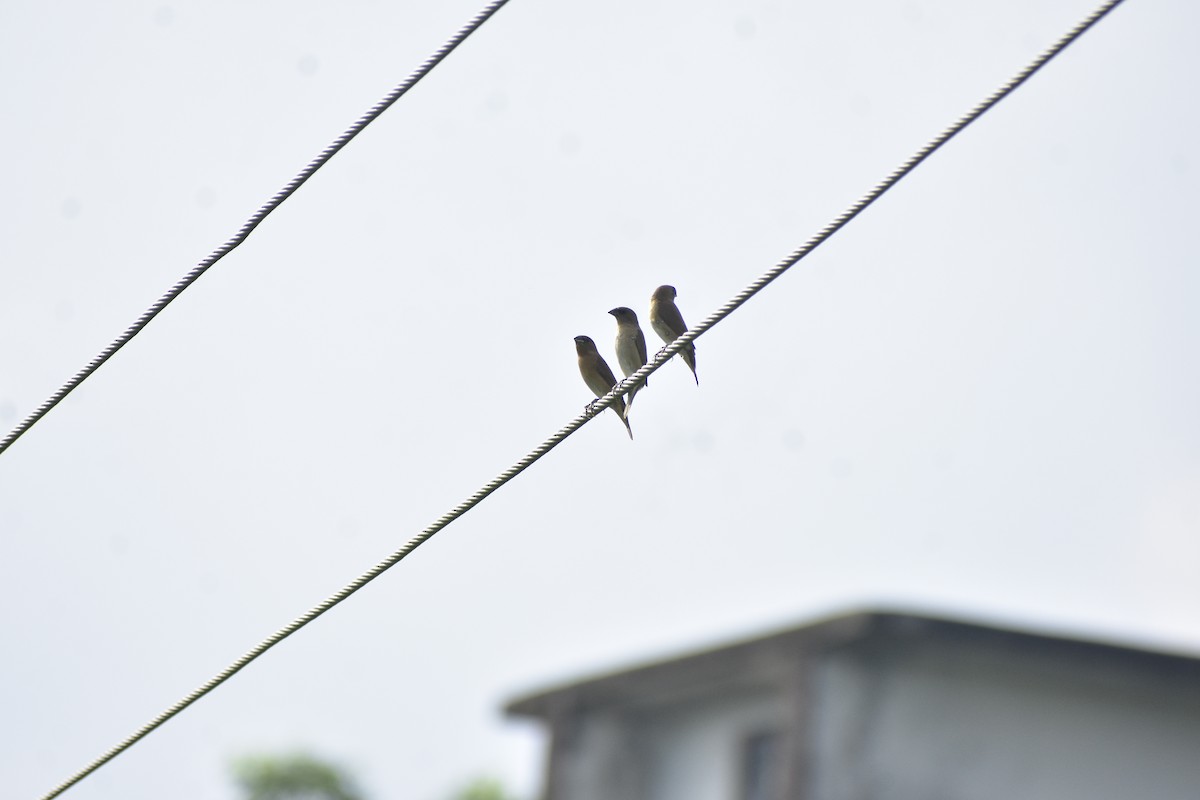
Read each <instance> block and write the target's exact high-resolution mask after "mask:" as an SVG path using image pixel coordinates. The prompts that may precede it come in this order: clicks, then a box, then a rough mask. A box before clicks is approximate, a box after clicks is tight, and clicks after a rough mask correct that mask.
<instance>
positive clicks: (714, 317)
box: [42, 0, 1124, 800]
mask: <svg viewBox="0 0 1200 800" xmlns="http://www.w3.org/2000/svg"><path fill="white" fill-rule="evenodd" d="M1122 2H1124V0H1108V2H1105V3H1104V4H1103V5H1102V6H1100V7H1099V8H1098V9H1097V10H1096V11H1094V12H1092V14H1090V15H1089V16H1088V17H1087V18H1086V19H1084V20H1083V21H1082V22H1080V23H1079V24H1078V25H1076V26H1075V27H1074V28H1072V29H1071V30H1070V31H1069V32H1068V33H1066V34H1065V35H1064V36H1063V37H1062V38H1060V39H1059V40H1058V41H1057V42H1055V43H1054V44H1053V45H1051V46H1050V47H1049V48H1047V49H1046V50H1045V51H1043V52H1042V53H1041V54H1040V55H1038V56H1037V58H1035V59H1034V60H1033V62H1031V63H1030V64H1029V66H1027V67H1025V69H1023V70H1021V72H1019V73H1018V74H1017V75H1016V77H1014V78H1013V79H1012V80H1010V81H1009V82H1008V83H1006V84H1004V86H1002V87H1001V88H1000V89H998V90H996V91H995V92H993V93H992V94H991V95H989V96H988V98H987V99H985V100H984V101H983V102H981V103H979V104H978V105H976V106H975V107H974V108H972V109H971V110H970V111H969V112H967V113H966V114H964V115H963V116H962V117H960V118H959V119H958V120H957V121H955V122H954V124H952V125H951V126H950V127H948V128H946V129H945V130H943V131H942V132H941V133H940V134H938V135H937V136H936V137H935V138H934V139H932V140H931V141H930V142H929V143H928V144H926V145H925V146H924V147H922V148H921V149H920V150H919V151H917V153H916V154H915V155H913V156H912V157H911V158H909V159H908V160H907V161H905V162H904V163H903V164H902V165H901V166H900V167H899V168H897V169H896V170H895V171H893V172H892V173H891V174H889V175H888V176H887V177H886V178H884V180H883V181H881V182H880V183H878V184H876V186H875V187H874V188H873V189H871V191H869V192H867V194H865V195H864V196H863V197H862V198H861V199H860V200H858V202H856V203H854V205H852V206H850V208H848V209H847V210H846V211H844V212H843V213H842V214H841V215H840V216H838V217H837V218H836V219H834V221H833V222H831V223H829V224H828V225H826V226H825V227H824V228H822V229H821V230H820V231H819V232H818V233H817V234H816V235H815V236H813V237H812V238H811V239H809V240H808V241H807V242H805V243H804V245H803V246H801V247H800V248H799V249H798V250H796V251H795V252H793V253H792V254H791V255H789V256H788V257H787V258H785V259H784V260H783V261H781V262H779V263H778V264H777V265H776V266H775V267H773V268H772V269H771V270H769V271H768V272H766V273H765V274H764V275H763V276H762V277H760V278H759V279H758V280H756V281H754V282H753V283H751V284H750V285H749V286H747V287H746V288H745V289H744V290H742V291H741V292H740V293H738V294H737V295H736V296H735V297H734V298H733V299H732V300H730V301H729V302H728V303H726V304H725V305H723V306H721V308H719V309H718V310H717V311H715V312H713V313H712V314H710V315H709V316H708V317H706V318H705V319H704V320H703V321H702V322H701V323H700V324H699V325H696V326H695V327H693V328H691V329H690V330H688V331H687V332H686V333H685V334H683V335H682V336H680V337H679V338H678V339H676V340H675V341H674V342H672V343H671V344H669V345H667V346H666V347H664V348H663V349H662V350H660V351H659V352H658V353H657V354H656V355H655V357H654V358H653V359H651V360H650V361H649V363H647V364H646V365H645V366H643V367H642V368H641V369H639V370H638V371H637V372H635V373H633V374H632V375H630V376H629V377H628V378H626V379H625V380H623V381H621V382H620V383H619V384H617V385H616V386H615V387H614V388H613V391H611V392H609V393H608V394H606V395H605V396H604V397H601V398H598V399H596V400H595V401H594V402H593V403H592V404H590V405H589V407H588V408H587V410H585V411H584V413H582V414H580V415H579V416H577V417H575V419H573V420H571V422H569V423H568V424H567V425H565V426H564V427H562V428H561V429H560V430H559V431H558V432H557V433H555V434H554V435H553V436H551V437H550V438H548V439H546V440H545V441H544V442H542V443H541V444H540V445H538V446H537V447H536V448H534V449H533V450H532V451H530V452H529V453H528V454H527V455H526V456H525V457H524V458H522V459H521V460H520V461H518V462H516V463H515V464H513V465H512V466H511V467H509V468H508V469H506V470H505V471H504V472H502V473H500V475H498V476H497V477H495V478H493V479H492V480H491V481H489V482H488V483H487V484H486V485H484V487H483V488H481V489H480V490H479V491H477V492H475V493H474V494H473V495H471V496H470V497H468V498H467V499H466V500H464V501H463V502H461V503H459V504H458V505H457V506H455V507H454V508H453V509H452V510H450V511H449V512H448V513H446V514H444V515H442V516H441V517H439V518H438V519H437V520H435V521H434V522H433V524H432V525H430V526H429V527H427V528H425V530H423V531H421V533H419V534H418V535H416V536H414V537H413V538H411V539H409V540H408V542H406V543H405V544H404V546H403V547H401V548H400V549H399V550H397V551H396V552H394V553H392V554H391V555H390V556H388V557H387V558H385V559H384V560H383V561H381V562H379V563H378V564H376V565H375V566H374V567H372V568H371V569H369V570H368V571H366V572H364V573H363V574H362V575H360V576H359V577H358V578H356V579H354V580H353V581H352V582H350V583H349V584H347V585H346V586H345V587H343V588H342V589H341V590H339V591H338V592H336V593H334V594H332V595H330V596H329V597H328V598H326V599H325V600H324V601H323V602H321V603H320V604H319V605H317V606H315V607H313V608H312V609H310V610H309V611H307V612H305V613H304V614H302V615H301V616H299V617H297V618H296V619H294V620H292V621H291V622H290V623H288V624H287V625H285V626H284V627H282V628H280V629H279V630H278V631H276V632H275V633H273V634H271V635H270V636H268V637H267V638H266V639H264V640H263V641H261V642H259V643H258V644H257V645H255V646H254V647H253V648H251V649H250V650H248V651H246V653H245V654H243V655H242V656H241V657H240V658H238V659H237V660H236V661H234V662H233V663H232V664H230V665H229V666H228V667H226V668H225V669H224V670H222V671H221V672H220V673H218V674H217V675H215V676H214V677H212V678H211V679H209V680H208V681H207V682H205V683H204V684H203V685H201V686H200V687H199V688H197V689H195V690H194V691H192V692H191V693H190V694H188V695H187V696H186V697H184V698H183V699H181V700H179V701H178V702H177V703H175V704H174V705H172V706H171V707H170V708H168V709H167V710H166V711H163V712H162V713H161V714H159V715H158V716H157V717H155V718H154V719H152V720H150V722H148V723H146V724H145V725H143V726H142V727H141V728H139V729H138V730H137V731H135V732H134V733H133V734H132V735H130V736H129V737H128V738H126V739H125V740H123V741H122V742H120V743H119V744H117V745H116V746H115V747H113V748H112V749H111V750H109V751H108V752H106V753H105V754H104V755H102V756H101V757H100V758H97V759H96V760H95V761H93V762H92V763H91V764H89V765H88V766H87V767H86V768H84V769H83V770H80V771H79V772H78V773H76V774H75V775H74V776H72V777H71V778H70V779H69V780H67V781H65V782H64V783H62V784H60V785H59V786H58V787H56V788H55V789H54V790H52V791H51V792H50V793H48V794H46V795H44V796H43V798H42V800H51V798H54V797H57V796H58V795H60V794H62V792H64V791H66V790H67V789H68V788H70V787H71V786H72V785H74V784H75V783H78V782H79V781H80V780H82V779H83V778H85V777H86V776H87V775H89V774H90V773H92V772H94V771H95V770H96V769H98V768H100V767H101V766H103V765H104V764H105V763H107V762H108V761H110V760H112V759H113V758H115V757H116V756H117V755H119V754H120V753H122V752H123V751H125V750H127V749H128V748H129V747H131V746H132V745H134V744H135V743H137V742H138V741H139V740H140V739H142V738H143V737H145V736H146V735H147V734H149V733H150V732H151V731H153V730H154V729H155V728H157V727H158V726H160V725H162V724H163V723H164V722H166V721H167V720H169V719H170V718H171V717H173V716H175V715H176V714H178V713H179V712H180V711H183V710H184V709H185V708H187V707H188V706H190V705H191V704H192V703H194V702H196V701H197V700H199V699H200V698H201V697H203V696H204V695H206V694H208V693H209V692H211V691H212V690H213V689H215V688H217V687H218V686H220V685H221V684H222V683H224V682H225V681H226V680H228V679H229V678H230V677H232V676H233V675H235V674H236V673H238V672H240V671H241V670H242V668H243V667H245V666H247V665H248V664H249V663H250V662H251V661H253V660H254V659H256V658H258V657H259V656H261V655H262V654H263V653H265V652H266V651H267V650H270V649H271V648H272V647H274V646H275V645H276V644H278V643H279V642H281V641H283V640H284V639H286V638H287V637H288V636H291V635H292V634H293V633H295V632H296V631H298V630H300V629H301V628H303V627H304V626H305V625H307V624H308V623H310V622H312V621H313V620H314V619H316V618H317V617H319V616H321V615H322V614H324V613H325V612H326V611H328V610H329V609H331V608H333V607H334V606H336V605H337V604H338V603H340V602H342V601H343V600H345V599H346V598H348V597H350V595H352V594H354V593H355V592H357V591H358V590H359V589H361V588H363V587H364V586H366V585H367V584H368V583H370V582H371V581H373V580H375V578H377V577H379V576H380V575H382V574H383V573H384V572H386V571H387V570H389V569H391V568H392V567H393V566H395V565H396V564H397V563H398V562H399V561H400V560H402V559H403V558H404V557H405V556H407V555H408V554H409V553H411V552H412V551H413V550H416V549H417V548H418V547H420V546H421V545H422V544H424V543H425V542H426V541H427V540H428V539H430V538H431V537H432V536H433V535H434V534H435V533H437V532H438V531H440V530H441V529H442V528H445V527H446V526H447V525H449V524H450V523H451V522H453V521H454V520H456V519H458V518H459V517H461V516H462V515H463V514H465V513H467V512H468V511H470V510H471V509H472V508H474V507H475V506H476V505H478V504H479V503H480V502H481V501H483V499H484V498H486V497H487V496H488V495H490V494H491V493H492V492H494V491H496V490H497V489H499V488H500V487H501V486H503V485H504V484H506V483H508V482H509V481H510V480H512V479H513V478H515V477H516V476H517V475H519V474H520V473H522V472H524V471H525V469H527V468H528V467H529V466H531V465H532V464H533V463H534V462H535V461H537V460H538V459H540V458H541V457H542V456H544V455H546V454H547V453H549V452H550V451H551V450H553V449H554V448H555V447H557V446H558V445H559V444H560V443H561V442H562V441H563V440H565V439H566V438H567V437H568V436H570V435H571V434H573V433H574V432H575V431H576V430H578V429H579V428H581V427H583V426H584V425H585V424H587V422H588V421H589V420H591V419H592V418H593V417H595V416H596V415H597V414H599V413H600V412H601V411H603V410H604V409H606V408H608V407H609V406H610V405H612V404H613V402H614V401H615V400H616V398H617V397H619V396H621V395H623V394H625V393H626V392H628V391H629V389H631V388H633V386H635V385H637V384H639V383H641V382H642V381H643V380H645V378H646V377H647V376H649V375H650V373H652V372H654V371H655V370H657V369H658V368H659V367H661V366H662V365H663V364H665V363H666V362H667V361H668V360H670V358H671V357H672V356H673V355H675V354H676V353H678V352H679V351H680V350H681V349H682V348H683V346H684V345H685V344H686V343H688V342H690V341H692V340H694V339H696V337H698V336H700V335H701V334H702V333H704V332H705V331H707V330H708V329H709V328H711V327H712V326H714V325H716V324H717V323H718V322H720V321H721V320H722V319H724V318H725V317H727V316H729V315H730V314H731V313H733V311H734V310H735V309H737V308H738V307H739V306H741V305H742V304H743V303H745V302H746V301H747V300H749V299H750V298H751V297H753V296H754V295H755V294H757V293H758V292H759V291H761V290H762V289H763V288H764V287H765V286H766V285H767V284H768V283H770V282H771V281H773V280H775V278H777V277H779V276H780V275H782V274H783V273H784V272H785V271H787V270H788V269H789V268H790V267H792V266H793V265H794V264H795V263H796V262H798V261H799V260H800V259H802V258H804V256H806V255H808V254H809V253H810V252H812V251H813V250H814V249H815V248H816V247H818V246H819V245H820V244H821V243H822V242H824V241H825V240H826V239H828V238H829V237H830V236H832V235H833V234H834V233H836V232H837V231H838V230H840V229H841V228H842V227H843V226H845V224H846V223H847V222H849V221H850V220H851V219H853V218H854V217H856V216H857V215H858V214H859V212H861V211H862V210H863V209H865V208H866V207H867V206H869V205H870V204H871V203H873V202H875V200H877V199H879V197H880V196H881V195H882V194H883V193H884V192H886V191H887V190H888V189H890V188H891V187H892V186H894V185H895V184H896V183H897V182H898V181H899V180H900V179H901V178H903V177H905V176H906V175H907V174H908V173H910V172H912V170H913V169H914V168H915V167H916V166H917V165H918V164H920V163H921V162H922V161H924V160H925V159H926V158H928V157H929V156H930V155H931V154H932V153H933V152H934V151H935V150H937V149H938V148H939V147H941V146H942V145H943V144H945V143H946V142H947V141H949V140H950V139H951V138H952V137H954V136H955V135H956V134H958V133H959V132H960V131H962V130H963V129H964V128H966V127H967V126H968V125H970V124H971V123H972V122H974V121H975V120H976V119H978V118H979V117H980V116H981V115H982V114H983V113H985V112H986V111H987V110H988V109H990V108H991V107H992V106H994V105H995V104H996V103H998V102H999V101H1000V100H1002V99H1004V97H1006V96H1007V95H1009V94H1010V93H1011V92H1012V91H1013V90H1014V89H1016V88H1017V87H1018V86H1020V85H1021V84H1022V83H1024V82H1025V81H1026V80H1027V79H1028V78H1029V77H1030V76H1031V75H1033V73H1035V72H1037V71H1038V70H1039V69H1041V68H1042V67H1043V66H1044V65H1045V64H1046V63H1047V62H1048V61H1050V59H1052V58H1054V57H1055V56H1056V55H1058V53H1060V52H1062V50H1063V49H1065V48H1066V47H1067V46H1068V45H1070V44H1071V43H1072V42H1073V41H1075V40H1076V39H1077V38H1079V36H1080V35H1082V34H1083V33H1084V32H1085V31H1086V30H1088V29H1089V28H1090V27H1092V25H1094V24H1095V23H1096V22H1098V21H1099V20H1100V19H1101V18H1102V17H1104V16H1105V15H1106V14H1108V12H1109V11H1111V10H1112V9H1114V8H1116V7H1117V6H1118V5H1120V4H1121V3H1122ZM499 5H500V3H496V4H493V6H495V7H498V6H499Z"/></svg>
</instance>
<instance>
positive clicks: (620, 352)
mask: <svg viewBox="0 0 1200 800" xmlns="http://www.w3.org/2000/svg"><path fill="white" fill-rule="evenodd" d="M608 313H610V314H612V315H613V316H614V317H616V318H617V364H618V365H620V367H621V372H624V373H625V377H626V378H628V377H629V376H630V375H632V374H633V373H635V372H637V371H638V370H639V369H641V368H642V367H643V366H645V365H646V336H645V335H644V334H643V333H642V328H641V326H639V325H638V320H637V314H635V313H633V309H631V308H626V307H625V306H621V307H620V308H614V309H613V310H612V311H610V312H608ZM649 385H650V381H649V380H645V381H642V382H641V383H640V384H638V385H637V386H635V387H633V388H632V389H630V390H629V395H628V396H627V397H626V398H625V402H626V406H625V417H626V418H628V417H629V412H630V411H632V410H633V397H634V395H636V394H637V393H638V390H639V389H641V388H642V387H643V386H649Z"/></svg>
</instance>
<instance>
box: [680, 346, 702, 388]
mask: <svg viewBox="0 0 1200 800" xmlns="http://www.w3.org/2000/svg"><path fill="white" fill-rule="evenodd" d="M679 355H681V356H683V363H685V364H687V365H688V369H690V370H691V371H692V377H693V378H695V379H696V385H697V386H699V385H700V376H699V375H697V374H696V348H695V347H692V345H691V343H690V342H689V343H688V346H687V347H685V348H683V349H682V350H680V351H679Z"/></svg>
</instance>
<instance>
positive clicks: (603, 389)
mask: <svg viewBox="0 0 1200 800" xmlns="http://www.w3.org/2000/svg"><path fill="white" fill-rule="evenodd" d="M575 352H576V353H578V354H579V374H580V375H582V376H583V382H584V383H586V384H587V387H588V388H589V389H591V390H592V392H593V393H594V394H595V395H596V397H603V396H604V395H606V394H608V393H609V392H611V391H612V388H613V387H614V386H616V385H617V379H616V377H615V376H613V372H612V370H611V369H609V368H608V363H607V362H605V360H604V357H603V356H601V355H600V351H598V350H597V349H596V343H595V342H593V341H592V340H591V337H588V336H576V337H575ZM609 408H611V409H612V410H613V411H614V412H615V413H616V415H617V416H618V417H620V418H621V422H622V423H623V424H624V425H625V430H627V431H629V438H630V439H632V438H633V428H631V427H629V420H627V419H625V400H624V398H622V397H618V398H617V399H616V400H615V401H614V402H613V404H612V405H611V406H609Z"/></svg>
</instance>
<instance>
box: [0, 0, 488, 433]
mask: <svg viewBox="0 0 1200 800" xmlns="http://www.w3.org/2000/svg"><path fill="white" fill-rule="evenodd" d="M507 2H508V0H493V2H491V3H488V5H487V6H485V7H484V8H483V10H481V11H480V12H479V13H478V14H476V15H475V16H474V17H472V18H471V19H470V20H469V21H468V22H467V23H466V24H465V25H463V26H462V27H461V28H459V29H458V32H456V33H455V34H454V35H453V36H451V37H450V38H449V39H447V40H446V43H445V44H443V45H442V46H441V47H439V48H438V49H437V51H435V52H434V53H433V55H431V56H429V58H427V59H425V61H423V62H422V63H421V66H419V67H417V68H416V69H415V70H413V71H412V73H411V74H410V75H409V76H408V77H407V78H405V79H404V80H403V81H402V82H401V83H400V84H399V85H398V86H397V87H396V88H395V89H392V91H390V92H388V94H387V96H386V97H384V98H383V99H382V100H380V101H379V102H378V103H376V104H375V105H373V106H371V108H370V109H369V110H368V111H367V113H365V114H363V115H362V116H361V117H359V118H358V120H357V121H355V123H354V124H353V125H351V126H350V127H349V128H347V129H346V131H345V133H343V134H342V135H341V136H339V137H338V138H337V139H335V140H334V141H333V142H332V143H331V144H330V145H329V146H328V147H326V148H325V149H324V150H322V151H321V152H320V153H319V154H318V155H317V157H316V158H314V159H313V160H312V161H310V162H308V165H307V166H306V167H305V168H304V169H302V170H300V172H299V173H297V175H296V177H294V178H292V179H291V180H290V181H288V183H287V185H286V186H284V187H283V188H282V189H280V190H279V191H278V192H276V193H275V194H274V196H272V197H271V199H270V200H268V201H267V202H266V203H264V204H263V205H262V206H261V207H260V208H259V209H258V211H255V212H254V215H253V216H251V217H250V219H248V220H246V224H245V225H243V226H242V227H241V228H240V229H238V232H237V233H235V234H234V235H233V236H231V237H230V238H229V239H228V241H226V242H225V243H224V244H223V245H221V246H220V247H218V248H217V249H216V250H213V251H212V252H211V253H210V254H209V255H208V256H207V257H206V258H205V259H204V260H203V261H201V262H200V263H199V264H197V265H196V266H195V267H194V268H192V271H191V272H189V273H188V274H186V275H184V276H183V277H182V278H180V279H179V280H178V281H176V283H175V285H174V286H172V287H171V288H170V289H168V290H167V291H166V293H165V294H163V296H162V297H160V298H158V300H157V301H155V303H154V305H152V306H150V307H149V308H148V309H146V310H145V311H144V312H142V315H141V316H140V317H138V318H137V319H135V320H134V321H133V324H132V325H130V326H129V327H128V328H126V329H125V331H124V332H123V333H122V334H121V335H120V336H118V337H117V338H116V339H114V340H113V341H112V344H110V345H109V346H108V347H106V348H104V349H103V350H102V351H100V355H98V356H96V357H95V358H93V359H92V360H91V361H89V362H88V363H87V364H86V365H85V366H84V367H83V369H81V370H79V371H78V372H76V373H75V374H74V375H72V376H71V378H70V379H69V380H68V381H67V382H66V383H64V384H63V385H62V386H60V387H59V388H58V390H57V391H56V392H55V393H54V394H52V395H50V397H49V399H47V400H46V401H45V402H44V403H42V404H41V405H40V406H38V407H37V408H36V409H34V411H33V412H32V413H31V414H30V415H29V416H27V417H25V419H23V420H21V422H20V423H19V424H18V425H17V426H16V427H15V428H13V429H12V430H11V431H9V433H8V435H7V436H5V437H4V438H3V439H0V453H4V451H5V450H7V449H8V448H9V446H10V445H12V443H13V442H15V441H16V440H17V439H19V438H21V435H22V434H24V433H25V432H26V431H28V430H29V429H30V428H31V427H33V425H34V424H35V423H36V422H37V421H38V420H40V419H41V418H42V417H44V416H45V415H46V414H47V412H49V411H50V409H52V408H54V407H55V406H56V405H58V404H59V402H60V401H61V400H62V399H63V398H65V397H66V396H67V395H69V394H70V393H71V392H72V391H74V390H75V387H77V386H79V384H81V383H83V382H84V381H85V380H87V379H88V377H90V376H91V374H92V373H93V372H95V371H96V370H97V369H99V368H100V365H101V364H103V363H104V362H105V361H108V359H109V358H111V357H112V356H113V355H115V354H116V352H117V351H118V350H120V349H121V348H122V347H124V346H125V345H127V344H128V343H129V341H130V340H131V339H133V337H134V336H137V335H138V334H139V333H141V331H142V329H143V328H145V327H146V326H147V325H149V324H150V320H152V319H154V318H155V317H156V316H158V312H160V311H162V310H163V309H164V308H166V307H167V306H168V305H169V304H170V303H171V301H172V300H174V299H175V298H176V297H178V296H179V295H181V294H182V293H183V290H184V289H186V288H188V287H189V286H191V285H192V284H193V283H195V282H196V280H197V279H198V278H199V277H200V276H201V275H203V274H204V273H205V272H207V271H208V268H209V267H211V266H212V265H213V264H216V263H217V262H218V261H220V260H221V259H222V258H224V257H225V256H227V255H229V253H230V252H232V251H233V250H234V249H235V248H237V247H238V245H240V244H241V243H242V242H244V241H246V239H247V237H249V236H250V234H251V233H253V232H254V229H255V228H257V227H258V226H259V223H261V222H262V221H263V220H264V219H266V218H267V216H268V215H269V214H270V213H271V212H272V211H274V210H275V209H277V208H279V206H280V205H282V204H283V201H284V200H287V199H288V198H289V197H291V196H292V195H293V194H295V193H296V190H297V189H299V188H300V187H301V186H303V185H304V183H305V182H306V181H307V180H308V179H309V178H311V177H312V176H313V174H315V173H316V171H317V170H319V169H320V168H321V167H323V166H325V163H326V162H327V161H329V159H331V158H333V157H334V156H335V155H337V154H338V152H340V151H341V149H342V148H343V147H345V146H346V145H347V144H349V143H350V140H351V139H353V138H354V137H355V136H358V134H360V133H362V132H363V129H364V128H366V127H367V126H368V125H370V124H371V123H372V122H374V121H375V120H376V119H377V118H378V117H379V116H380V115H381V114H383V112H385V111H387V110H388V109H389V108H391V106H392V104H393V103H395V102H396V101H397V100H399V99H400V98H401V97H403V96H404V95H405V94H406V93H407V92H408V90H409V89H411V88H412V87H413V86H416V85H417V83H418V82H419V81H420V80H421V79H422V78H424V77H425V76H426V75H428V74H429V73H430V72H431V71H432V70H433V68H434V67H436V66H437V65H438V64H440V63H441V62H442V60H443V59H444V58H445V57H446V56H448V55H450V53H451V52H452V51H453V50H454V49H455V48H456V47H458V46H459V45H460V44H462V43H463V40H465V39H466V38H467V37H468V36H470V35H471V34H472V33H474V32H475V31H476V29H478V28H479V26H480V25H482V24H483V23H485V22H487V21H488V19H490V18H491V16H492V15H493V14H495V13H496V12H497V11H499V10H500V8H501V7H502V6H504V5H505V4H506V3H507Z"/></svg>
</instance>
